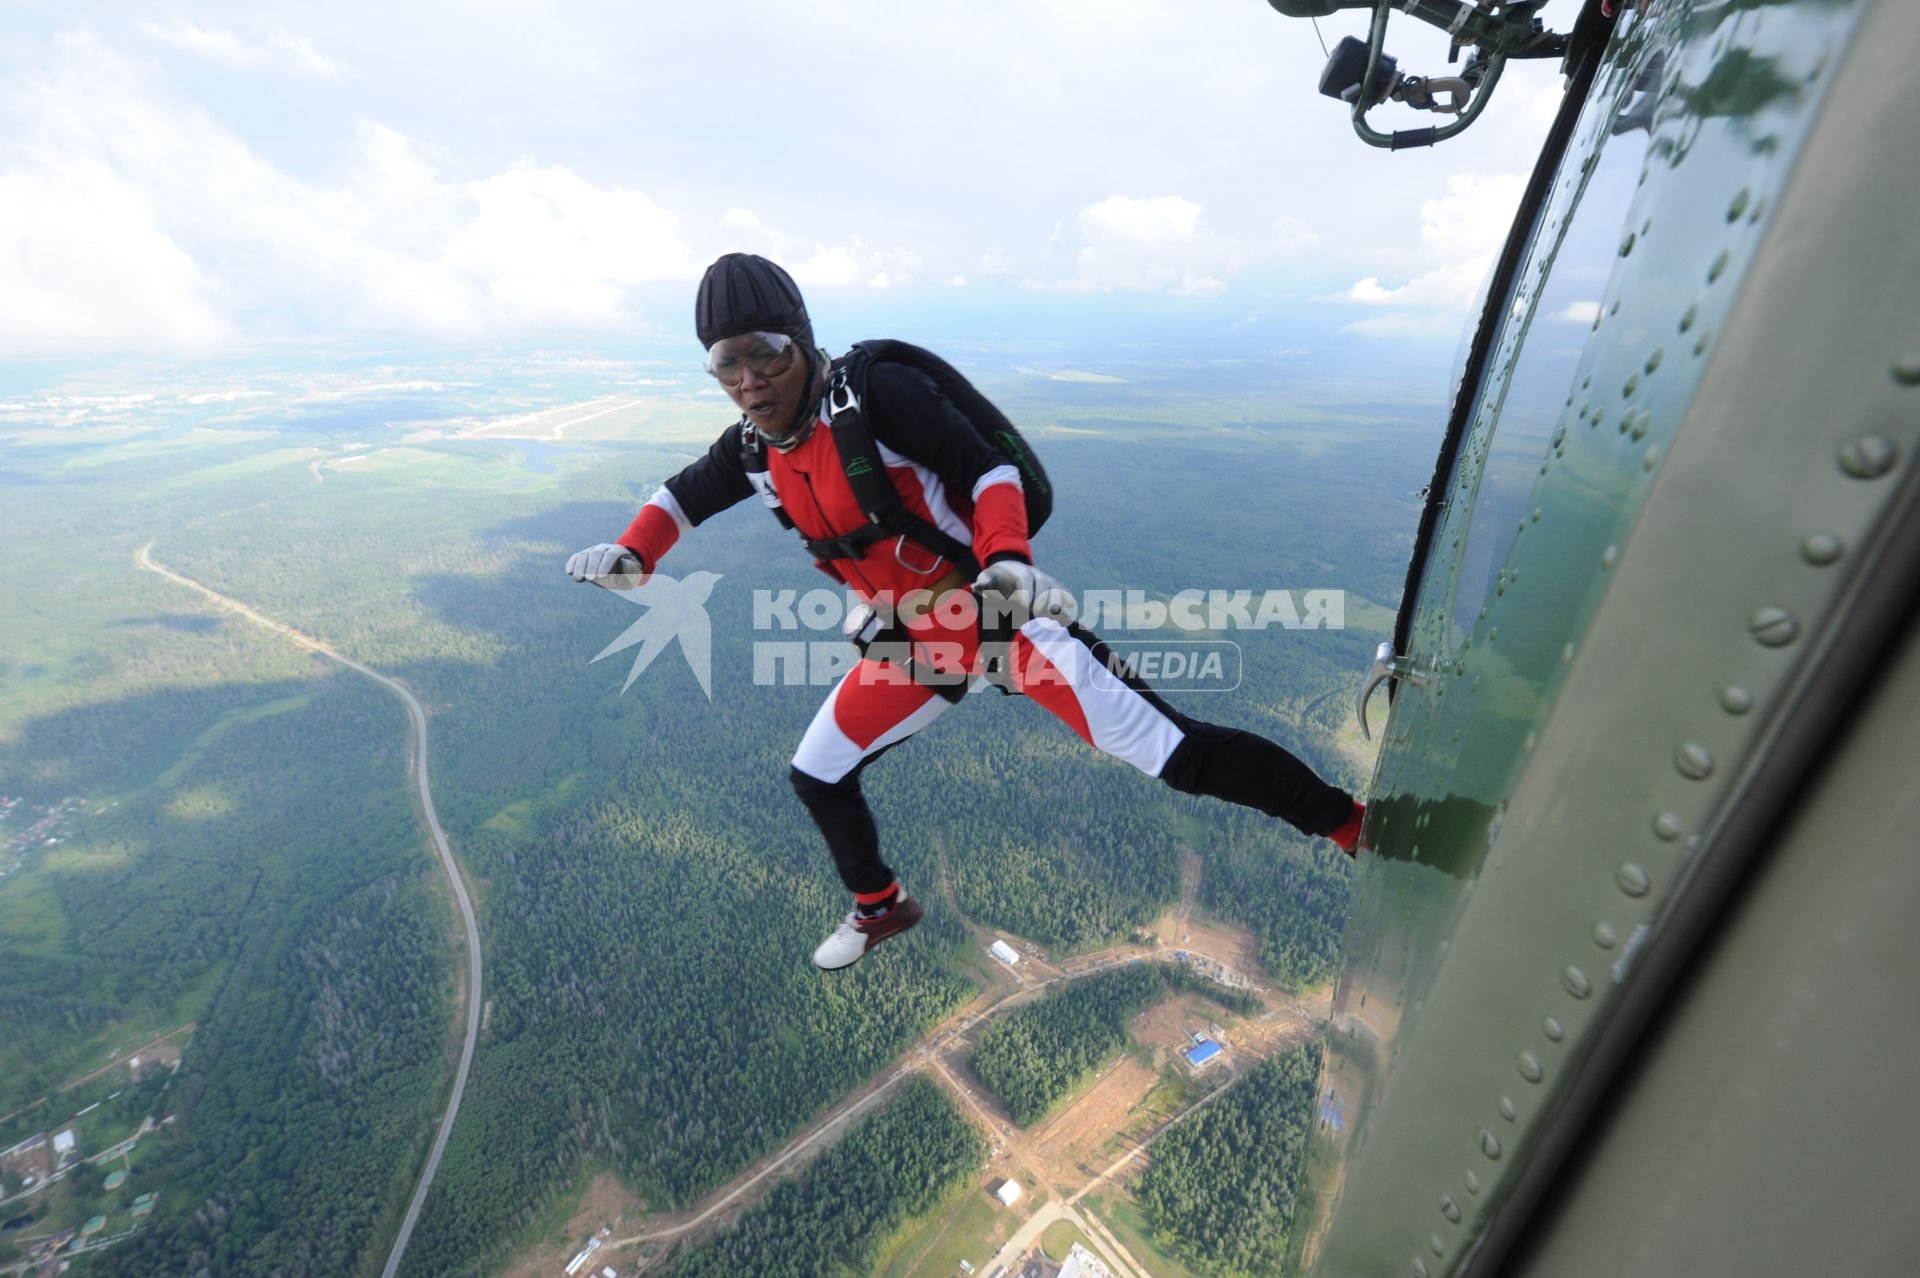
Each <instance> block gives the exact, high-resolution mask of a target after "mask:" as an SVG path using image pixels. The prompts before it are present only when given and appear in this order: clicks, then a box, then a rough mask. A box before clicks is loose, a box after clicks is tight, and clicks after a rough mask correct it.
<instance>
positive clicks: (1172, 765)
mask: <svg viewBox="0 0 1920 1278" xmlns="http://www.w3.org/2000/svg"><path fill="white" fill-rule="evenodd" d="M1013 645H1014V651H1013V658H1014V660H1013V664H1014V667H1015V674H1014V677H1015V679H1016V681H1017V682H1018V683H1019V685H1020V690H1021V691H1022V692H1024V693H1025V694H1026V695H1027V696H1028V697H1030V698H1031V699H1033V700H1034V701H1036V702H1038V703H1039V704H1040V705H1042V706H1044V707H1045V708H1046V709H1047V710H1049V711H1051V712H1052V713H1053V714H1054V715H1055V716H1057V717H1058V718H1059V719H1060V720H1061V721H1062V722H1064V723H1065V724H1066V725H1067V726H1068V727H1070V728H1072V729H1073V730H1074V731H1075V732H1076V733H1078V734H1079V735H1080V737H1081V739H1082V740H1084V741H1086V742H1087V743H1088V744H1090V745H1092V746H1094V747H1096V748H1097V749H1100V750H1102V751H1104V752H1106V753H1107V754H1111V755H1113V756H1115V757H1116V758H1120V759H1124V760H1126V761H1127V762H1128V763H1131V764H1132V765H1133V766H1134V767H1136V768H1139V769H1140V770H1141V771H1142V772H1145V773H1146V774H1147V775H1149V776H1155V777H1159V778H1160V779H1161V780H1162V781H1165V782H1166V783H1167V784H1168V785H1170V786H1172V787H1173V788H1174V789H1176V790H1180V791H1182V792H1184V793H1187V794H1205V795H1210V796H1212V797H1214V798H1216V799H1225V800H1226V801H1227V802H1229V803H1238V804H1240V805H1242V806H1244V807H1249V808H1256V809H1258V810H1259V811H1261V812H1265V813H1266V814H1267V815H1269V816H1274V817H1278V818H1280V819H1281V820H1282V821H1285V822H1286V823H1287V824H1288V825H1291V826H1293V827H1294V828H1295V829H1297V830H1300V831H1301V832H1303V833H1306V834H1317V835H1326V836H1329V837H1334V838H1335V841H1336V842H1339V843H1341V845H1342V846H1344V847H1349V848H1350V847H1351V844H1352V841H1353V836H1354V835H1355V834H1357V829H1356V828H1349V827H1357V822H1355V821H1353V820H1352V818H1353V817H1354V816H1355V814H1356V812H1357V811H1358V807H1357V805H1356V804H1355V803H1354V800H1353V796H1351V795H1349V794H1348V793H1346V791H1344V790H1341V789H1339V788H1338V787H1337V786H1331V785H1328V784H1327V783H1326V782H1325V781H1323V780H1321V779H1320V778H1319V776H1317V775H1316V774H1315V773H1314V771H1313V769H1312V768H1309V767H1308V766H1307V765H1306V764H1304V763H1302V762H1301V761H1300V760H1299V759H1296V758H1295V757H1294V756H1293V755H1291V754H1289V753H1288V752H1287V751H1286V750H1284V749H1282V748H1281V747H1280V746H1278V745H1276V744H1274V743H1273V742H1271V741H1269V740H1267V739H1266V738H1265V737H1261V736H1257V735H1255V734H1254V733H1251V732H1243V731H1241V730H1240V729H1238V728H1226V727H1221V726H1220V725H1218V724H1213V723H1206V722H1203V721H1201V720H1199V719H1195V718H1192V717H1191V716H1189V715H1185V714H1182V713H1180V711H1178V710H1176V709H1174V708H1173V707H1172V706H1170V705H1168V704H1167V703H1166V702H1165V701H1163V700H1161V699H1160V697H1159V695H1158V694H1157V693H1155V692H1154V691H1153V689H1152V688H1150V687H1148V686H1147V684H1146V683H1145V682H1144V681H1143V680H1141V679H1140V678H1139V676H1137V675H1135V674H1134V673H1133V670H1132V668H1131V667H1130V666H1128V665H1127V664H1126V663H1125V662H1124V661H1122V660H1120V659H1118V658H1117V657H1116V656H1115V655H1114V654H1113V652H1112V651H1111V650H1110V649H1108V647H1107V645H1106V644H1104V643H1102V642H1101V641H1100V639H1099V637H1098V636H1097V635H1095V634H1094V633H1093V632H1092V631H1090V630H1087V629H1086V628H1085V627H1083V626H1080V625H1066V626H1063V625H1061V624H1060V623H1059V622H1057V621H1051V620H1047V619H1044V618H1036V619H1034V620H1032V621H1029V622H1027V623H1026V624H1025V625H1024V626H1022V627H1021V628H1020V631H1019V633H1018V634H1017V635H1016V636H1015V638H1014V641H1013Z"/></svg>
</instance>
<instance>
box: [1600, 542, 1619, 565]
mask: <svg viewBox="0 0 1920 1278" xmlns="http://www.w3.org/2000/svg"><path fill="white" fill-rule="evenodd" d="M1619 562H1620V547H1618V546H1608V547H1607V548H1606V549H1605V550H1603V551H1601V552H1600V566H1601V567H1602V568H1611V567H1613V566H1614V565H1615V564H1617V563H1619Z"/></svg>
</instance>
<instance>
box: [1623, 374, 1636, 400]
mask: <svg viewBox="0 0 1920 1278" xmlns="http://www.w3.org/2000/svg"><path fill="white" fill-rule="evenodd" d="M1639 389H1640V374H1638V373H1628V374H1627V381H1626V384H1625V385H1624V386H1622V387H1621V388H1620V396H1621V398H1622V399H1632V398H1633V393H1634V392H1635V391H1637V390H1639Z"/></svg>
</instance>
